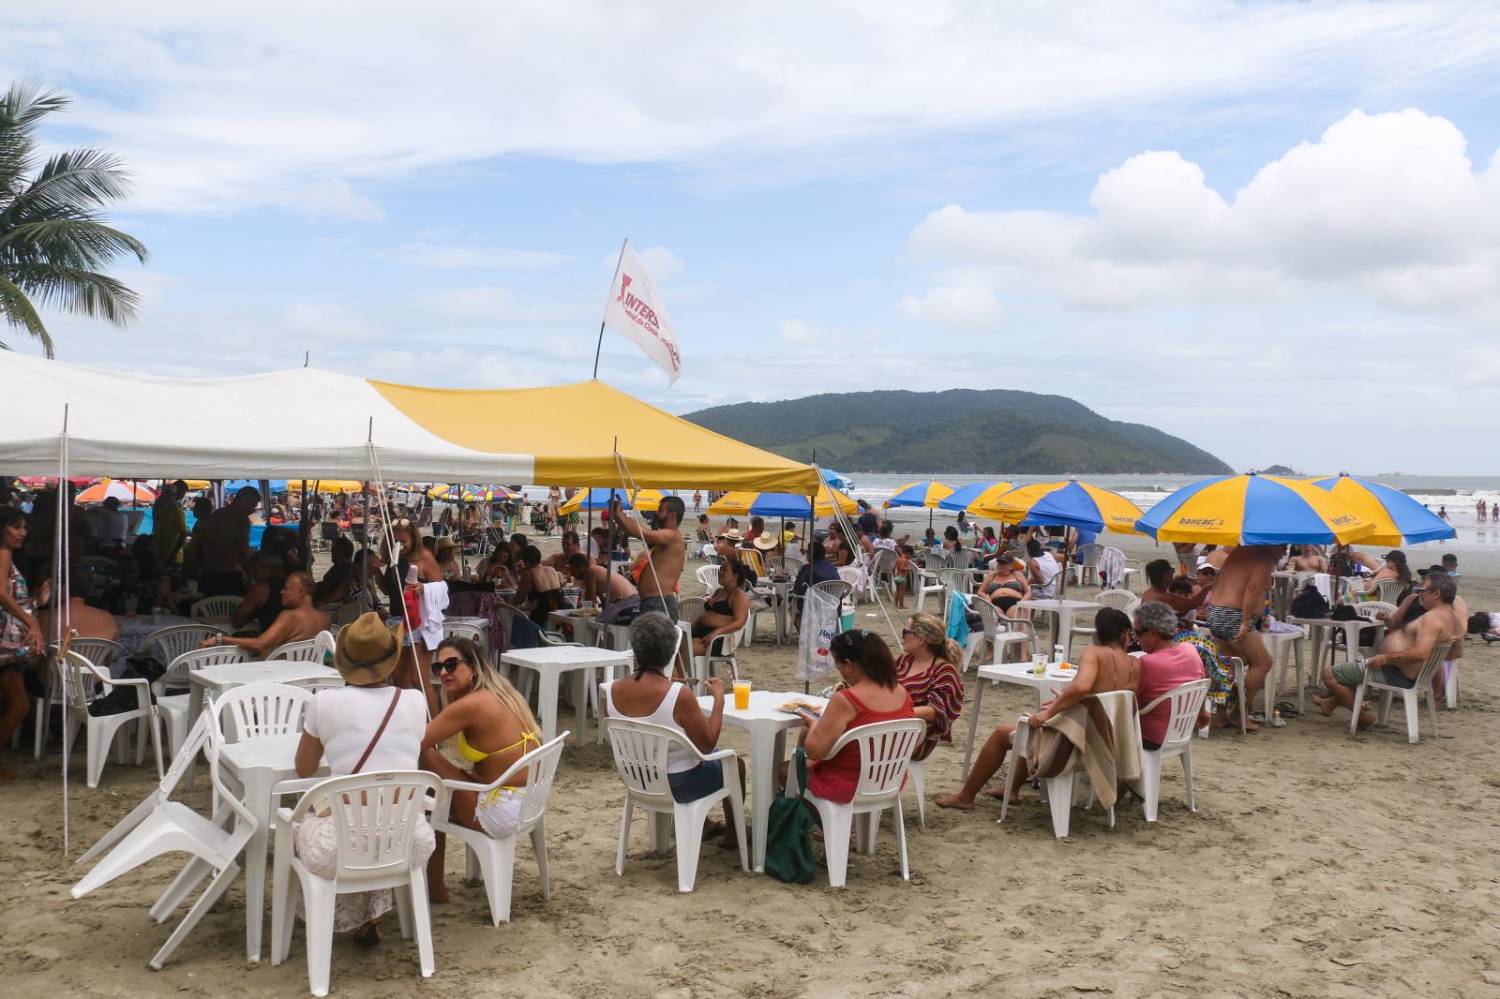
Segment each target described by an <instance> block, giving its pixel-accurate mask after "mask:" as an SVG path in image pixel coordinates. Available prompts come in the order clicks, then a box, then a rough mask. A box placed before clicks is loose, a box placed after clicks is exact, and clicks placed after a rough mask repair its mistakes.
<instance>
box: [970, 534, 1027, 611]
mask: <svg viewBox="0 0 1500 999" xmlns="http://www.w3.org/2000/svg"><path fill="white" fill-rule="evenodd" d="M978 595H979V596H981V597H983V598H984V599H985V600H988V601H989V602H990V603H992V604H994V605H995V608H996V609H997V610H998V611H999V612H1000V613H1001V615H1003V616H1004V617H1016V616H1018V614H1019V611H1017V610H1016V605H1017V604H1018V603H1020V602H1021V601H1022V600H1026V599H1028V598H1029V597H1030V596H1031V581H1030V580H1029V579H1027V576H1026V557H1025V555H1024V554H1023V553H1022V552H1021V550H1020V549H1018V548H1012V549H1010V550H1009V551H1007V552H1006V553H1005V554H1004V556H1002V557H1000V558H997V559H995V565H994V568H992V569H991V570H990V571H989V572H988V573H986V574H985V577H984V580H983V581H982V582H981V583H980V584H979V594H978Z"/></svg>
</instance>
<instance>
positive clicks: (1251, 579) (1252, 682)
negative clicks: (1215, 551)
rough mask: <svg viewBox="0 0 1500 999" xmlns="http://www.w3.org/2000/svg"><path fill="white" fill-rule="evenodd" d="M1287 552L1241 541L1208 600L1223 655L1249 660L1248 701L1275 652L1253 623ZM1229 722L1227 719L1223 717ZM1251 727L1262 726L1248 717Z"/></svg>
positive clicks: (1242, 693)
mask: <svg viewBox="0 0 1500 999" xmlns="http://www.w3.org/2000/svg"><path fill="white" fill-rule="evenodd" d="M1285 554H1286V545H1240V546H1239V547H1237V548H1235V549H1233V550H1232V551H1230V552H1229V554H1228V556H1227V557H1226V558H1225V559H1224V566H1223V568H1222V569H1220V570H1219V578H1218V579H1217V580H1215V581H1214V588H1213V595H1212V596H1211V597H1210V598H1209V604H1208V630H1209V633H1210V634H1212V635H1213V637H1214V644H1215V645H1217V646H1218V647H1219V652H1220V653H1221V654H1223V655H1229V656H1238V657H1239V658H1240V659H1243V660H1244V661H1245V688H1244V689H1243V690H1241V691H1240V696H1241V697H1243V698H1244V699H1245V701H1244V703H1245V704H1247V705H1249V704H1254V703H1255V699H1256V697H1258V696H1259V695H1260V689H1261V687H1263V686H1264V685H1265V682H1266V674H1268V673H1270V672H1271V653H1270V652H1268V651H1267V650H1266V645H1265V643H1264V642H1262V641H1261V639H1260V635H1259V634H1257V633H1256V632H1255V631H1254V630H1253V629H1252V628H1251V625H1253V624H1254V623H1255V619H1256V618H1257V617H1258V616H1259V615H1260V613H1261V609H1262V608H1263V607H1265V604H1266V592H1267V591H1268V590H1269V589H1270V588H1271V572H1272V570H1274V569H1275V568H1276V563H1277V562H1280V561H1281V557H1282V556H1283V555H1285ZM1219 721H1220V722H1221V723H1227V719H1224V718H1221V719H1219ZM1245 727H1246V728H1247V729H1251V730H1253V729H1256V728H1259V726H1258V725H1256V724H1255V723H1254V722H1251V721H1248V720H1247V721H1246V723H1245Z"/></svg>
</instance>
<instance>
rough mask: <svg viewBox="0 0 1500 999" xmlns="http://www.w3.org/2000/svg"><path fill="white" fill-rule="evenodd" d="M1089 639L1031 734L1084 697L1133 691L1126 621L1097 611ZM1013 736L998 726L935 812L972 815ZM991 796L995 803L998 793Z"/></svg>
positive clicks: (1109, 610) (1108, 610) (1135, 675)
mask: <svg viewBox="0 0 1500 999" xmlns="http://www.w3.org/2000/svg"><path fill="white" fill-rule="evenodd" d="M1094 636H1095V641H1096V643H1097V644H1095V645H1090V646H1088V647H1087V648H1085V649H1084V650H1083V659H1082V660H1081V661H1080V662H1079V664H1078V675H1077V676H1076V677H1074V678H1073V682H1072V683H1070V684H1068V686H1067V687H1066V688H1065V689H1064V690H1063V691H1062V692H1061V693H1059V694H1058V695H1057V699H1056V700H1054V701H1052V702H1051V703H1050V704H1048V705H1046V706H1045V707H1043V708H1042V709H1041V710H1040V711H1035V712H1032V714H1031V717H1030V722H1029V724H1030V725H1031V727H1032V728H1040V727H1041V726H1042V725H1043V723H1045V722H1046V721H1047V719H1049V718H1051V717H1053V716H1054V715H1058V714H1061V713H1062V712H1064V711H1066V710H1067V709H1068V708H1071V707H1072V706H1073V705H1075V704H1077V703H1078V702H1079V701H1081V700H1083V699H1084V698H1085V697H1087V696H1088V695H1090V694H1102V693H1105V692H1107V691H1111V690H1134V689H1135V688H1136V684H1137V683H1139V682H1140V677H1141V670H1140V664H1139V663H1137V662H1136V660H1135V657H1134V656H1132V655H1130V653H1128V652H1126V651H1125V643H1126V642H1127V641H1129V638H1130V618H1128V617H1127V616H1125V613H1124V612H1123V611H1117V610H1115V609H1114V608H1113V607H1103V608H1100V610H1099V613H1097V614H1095V615H1094ZM1015 734H1016V726H1014V725H1001V726H1000V727H999V728H997V729H995V731H994V732H992V733H990V737H989V738H988V739H987V740H985V743H984V748H982V749H981V750H980V751H979V758H978V759H976V760H975V761H974V769H973V770H970V771H969V776H968V778H967V779H966V780H965V781H964V786H963V787H962V788H961V789H960V790H959V792H958V793H957V794H949V795H944V796H943V797H941V798H938V799H936V804H937V805H938V806H939V807H941V808H957V809H959V810H961V811H965V812H971V811H973V810H974V798H975V797H976V796H977V795H978V794H979V792H980V790H981V789H982V788H983V787H984V785H985V783H986V782H987V781H988V780H989V779H990V778H991V777H993V776H994V775H995V772H996V771H997V770H999V769H1000V766H1001V764H1003V763H1004V762H1005V754H1006V753H1008V752H1010V747H1011V744H1012V742H1013V741H1014V740H1015ZM1015 766H1016V767H1018V768H1020V767H1023V766H1024V765H1023V764H1022V763H1021V762H1020V761H1019V760H1018V761H1017V762H1016V764H1015ZM1020 776H1023V777H1024V775H1020ZM1009 785H1010V787H1011V788H1017V787H1019V786H1020V780H1017V779H1012V780H1011V781H1009ZM992 793H994V794H995V796H996V797H998V796H999V793H1003V792H998V793H997V792H992ZM1012 800H1014V798H1012Z"/></svg>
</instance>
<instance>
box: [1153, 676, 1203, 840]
mask: <svg viewBox="0 0 1500 999" xmlns="http://www.w3.org/2000/svg"><path fill="white" fill-rule="evenodd" d="M1207 696H1208V681H1207V680H1206V679H1205V680H1193V681H1191V682H1190V683H1184V684H1182V685H1181V686H1180V687H1174V688H1172V689H1171V690H1169V691H1167V692H1166V693H1165V694H1162V695H1161V696H1160V697H1158V698H1157V699H1156V700H1154V701H1152V702H1151V703H1150V704H1147V705H1146V706H1145V707H1143V708H1141V710H1140V712H1139V713H1138V715H1137V717H1139V716H1140V715H1145V714H1150V713H1151V712H1152V711H1154V710H1156V708H1157V707H1158V706H1159V705H1161V704H1162V703H1163V702H1166V703H1167V705H1168V710H1169V711H1170V712H1171V714H1170V715H1169V716H1168V718H1167V734H1166V738H1165V739H1163V740H1162V744H1161V748H1160V749H1146V748H1145V746H1144V745H1143V746H1142V747H1141V779H1140V782H1139V784H1138V785H1137V787H1138V789H1139V791H1140V793H1141V800H1142V801H1143V802H1144V808H1145V814H1146V821H1147V822H1155V821H1156V816H1157V811H1158V808H1159V806H1160V804H1161V765H1162V763H1163V762H1164V761H1166V760H1168V759H1171V758H1172V757H1174V756H1175V757H1178V758H1180V759H1181V760H1182V782H1183V785H1184V789H1185V791H1186V793H1187V806H1188V811H1190V812H1196V811H1197V810H1198V806H1197V804H1196V802H1195V801H1194V799H1193V730H1194V729H1196V728H1197V727H1198V715H1199V713H1200V712H1201V711H1202V710H1203V701H1204V699H1205V698H1206V697H1207Z"/></svg>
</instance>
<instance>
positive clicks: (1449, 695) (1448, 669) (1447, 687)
mask: <svg viewBox="0 0 1500 999" xmlns="http://www.w3.org/2000/svg"><path fill="white" fill-rule="evenodd" d="M1460 661H1461V660H1458V659H1444V660H1443V704H1444V706H1445V707H1447V709H1448V710H1449V711H1457V710H1458V664H1459V662H1460Z"/></svg>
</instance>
